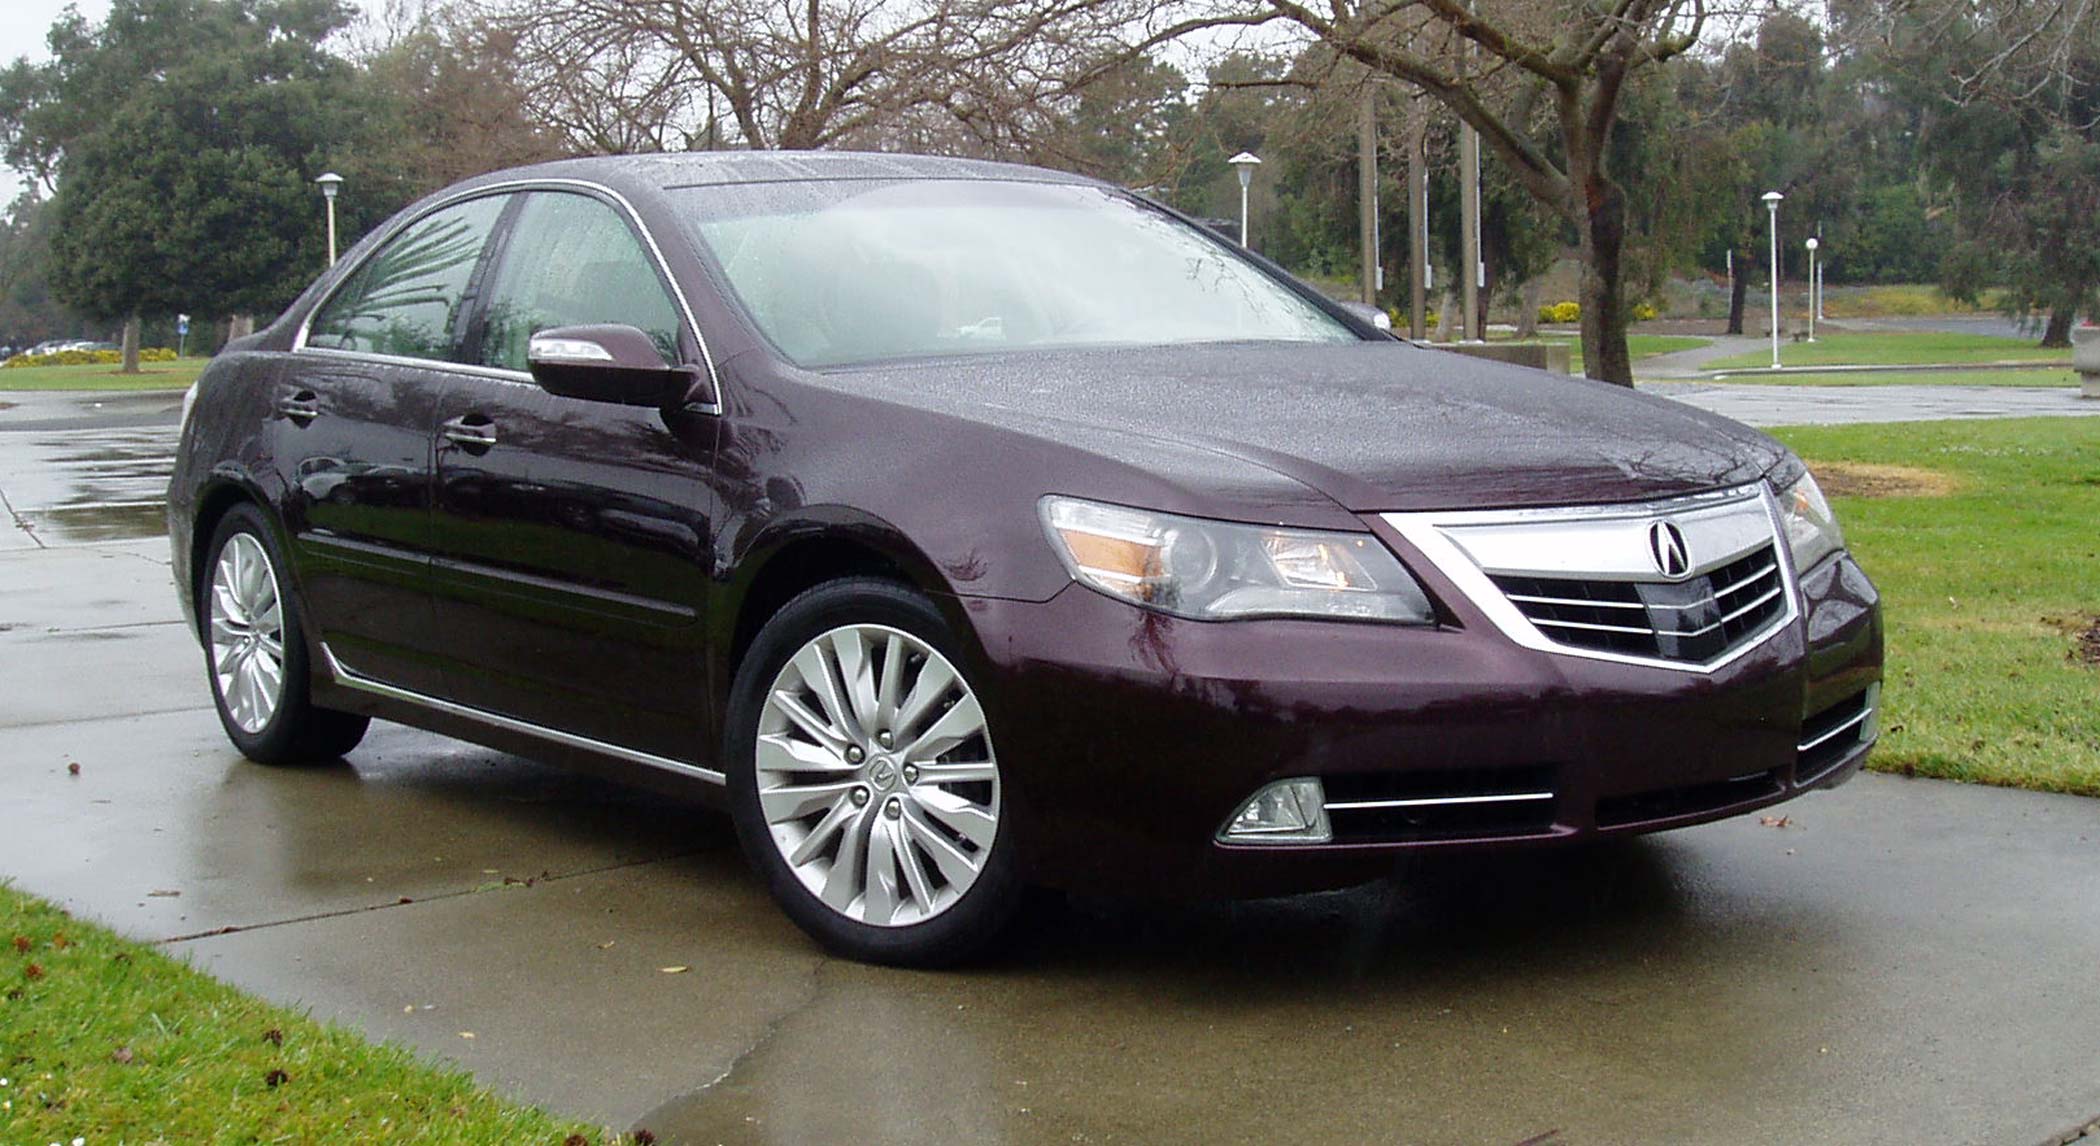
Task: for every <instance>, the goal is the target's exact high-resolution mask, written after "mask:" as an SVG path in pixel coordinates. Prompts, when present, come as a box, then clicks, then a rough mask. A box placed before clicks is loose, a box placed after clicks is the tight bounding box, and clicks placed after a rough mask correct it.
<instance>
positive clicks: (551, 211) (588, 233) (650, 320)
mask: <svg viewBox="0 0 2100 1146" xmlns="http://www.w3.org/2000/svg"><path fill="white" fill-rule="evenodd" d="M598 323H622V324H625V325H627V326H633V327H638V328H640V329H641V331H642V332H643V333H645V334H647V335H648V336H649V337H650V338H651V339H653V340H654V341H655V343H656V348H657V350H659V351H661V352H662V354H663V356H664V361H666V362H673V363H675V362H677V361H678V360H679V354H678V327H679V323H678V310H677V307H676V306H674V305H673V304H672V302H671V296H670V294H669V293H668V292H666V291H665V290H664V286H663V281H662V280H661V279H659V278H658V277H657V275H656V268H655V265H654V263H653V261H652V260H651V259H650V258H649V256H648V254H647V253H646V252H644V251H643V250H642V245H641V243H640V242H639V241H638V240H636V238H635V236H634V232H633V231H632V230H630V229H629V228H628V226H627V223H626V220H624V219H622V218H621V217H620V216H619V215H618V214H617V213H616V212H614V211H613V209H612V208H610V207H608V206H606V205H605V204H604V203H601V202H599V201H598V200H596V199H592V198H590V197H588V196H584V195H572V194H567V193H564V192H555V191H543V192H537V193H534V194H533V195H532V196H531V197H530V198H528V199H527V200H526V201H525V206H524V209H523V210H521V211H520V212H519V213H518V220H517V222H516V224H514V225H513V227H512V229H511V237H510V240H509V241H508V242H506V243H505V244H504V247H503V259H502V264H501V268H500V269H499V270H498V271H497V272H496V279H495V284H494V285H493V287H491V289H490V291H489V305H488V318H487V320H486V323H485V325H484V327H483V331H482V335H481V355H480V359H479V361H480V362H481V364H482V365H484V366H497V367H502V368H504V369H508V370H524V369H526V368H527V365H528V364H527V362H526V358H525V350H526V345H527V343H528V342H530V341H531V339H532V336H533V334H535V333H537V332H538V331H542V330H546V329H548V328H549V327H555V326H588V325H593V324H598Z"/></svg>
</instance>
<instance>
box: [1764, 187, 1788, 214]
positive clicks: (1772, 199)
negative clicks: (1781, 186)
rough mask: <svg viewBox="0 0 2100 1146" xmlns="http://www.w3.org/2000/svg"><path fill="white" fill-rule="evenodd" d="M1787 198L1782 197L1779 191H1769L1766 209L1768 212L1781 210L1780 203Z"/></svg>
mask: <svg viewBox="0 0 2100 1146" xmlns="http://www.w3.org/2000/svg"><path fill="white" fill-rule="evenodd" d="M1785 198H1786V196H1784V195H1781V194H1780V193H1779V192H1777V191H1767V192H1765V208H1766V209H1767V210H1771V211H1777V210H1779V201H1780V200H1782V199H1785Z"/></svg>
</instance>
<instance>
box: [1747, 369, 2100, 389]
mask: <svg viewBox="0 0 2100 1146" xmlns="http://www.w3.org/2000/svg"><path fill="white" fill-rule="evenodd" d="M1719 381H1723V382H1726V383H1728V384H1729V385H1731V386H1733V385H1738V384H1741V385H1747V386H2043V387H2050V386H2073V387H2075V386H2077V385H2078V374H2077V373H2076V372H2075V371H2071V370H1918V371H1909V372H1903V371H1890V372H1887V373H1883V372H1881V371H1872V372H1867V371H1862V372H1859V373H1851V372H1847V373H1842V374H1814V373H1806V374H1783V375H1780V376H1778V377H1773V376H1770V375H1759V374H1737V375H1733V376H1731V377H1728V378H1723V379H1719Z"/></svg>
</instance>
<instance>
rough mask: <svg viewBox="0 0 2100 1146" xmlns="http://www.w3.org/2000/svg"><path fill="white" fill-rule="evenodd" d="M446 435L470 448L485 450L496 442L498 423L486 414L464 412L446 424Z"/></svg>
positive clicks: (454, 441) (456, 442)
mask: <svg viewBox="0 0 2100 1146" xmlns="http://www.w3.org/2000/svg"><path fill="white" fill-rule="evenodd" d="M442 429H443V430H444V434H445V437H446V438H447V439H449V440H450V441H452V442H453V443H455V444H457V445H461V446H465V447H466V448H468V449H470V450H485V449H488V448H489V447H490V446H493V445H495V444H496V423H495V422H494V421H492V420H490V418H489V416H488V415H486V414H462V415H460V416H459V417H457V418H454V419H452V420H450V421H448V422H446V423H445V424H444V426H443V427H442Z"/></svg>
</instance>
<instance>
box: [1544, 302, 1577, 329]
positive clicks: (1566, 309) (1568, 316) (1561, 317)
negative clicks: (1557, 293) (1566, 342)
mask: <svg viewBox="0 0 2100 1146" xmlns="http://www.w3.org/2000/svg"><path fill="white" fill-rule="evenodd" d="M1539 321H1540V322H1550V323H1554V324H1556V325H1565V324H1567V323H1571V322H1581V321H1582V304H1581V303H1579V302H1554V303H1548V304H1546V305H1545V306H1542V307H1540V308H1539Z"/></svg>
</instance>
